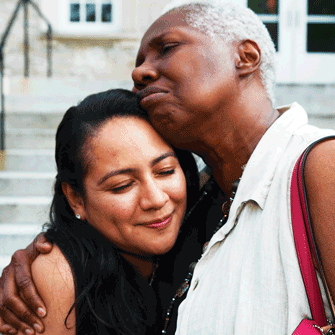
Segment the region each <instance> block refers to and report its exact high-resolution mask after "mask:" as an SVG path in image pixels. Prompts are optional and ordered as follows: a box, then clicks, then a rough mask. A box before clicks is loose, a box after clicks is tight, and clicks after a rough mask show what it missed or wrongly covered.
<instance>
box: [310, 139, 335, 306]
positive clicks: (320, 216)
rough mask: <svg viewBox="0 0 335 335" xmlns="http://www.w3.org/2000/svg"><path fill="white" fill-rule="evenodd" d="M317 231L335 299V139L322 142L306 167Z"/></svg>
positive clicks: (317, 240) (325, 271)
mask: <svg viewBox="0 0 335 335" xmlns="http://www.w3.org/2000/svg"><path fill="white" fill-rule="evenodd" d="M305 181H306V190H307V200H308V205H309V209H310V215H311V221H312V226H313V232H314V235H315V239H316V244H317V248H318V251H319V253H320V256H321V263H322V267H323V270H324V273H325V277H326V281H327V285H328V287H329V290H330V293H331V296H332V298H333V301H334V298H335V141H334V140H330V141H325V142H323V143H320V144H318V145H317V146H316V147H315V148H313V149H312V151H311V152H310V153H309V156H308V158H307V161H306V167H305Z"/></svg>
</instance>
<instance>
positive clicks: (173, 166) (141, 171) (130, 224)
mask: <svg viewBox="0 0 335 335" xmlns="http://www.w3.org/2000/svg"><path fill="white" fill-rule="evenodd" d="M88 150H90V151H91V152H90V154H91V157H92V160H91V162H92V163H91V164H90V166H89V172H88V174H87V176H86V178H85V180H84V185H85V195H84V196H83V197H82V196H78V195H77V194H76V193H75V192H73V190H72V189H71V187H70V186H69V185H68V184H66V183H64V184H63V185H62V187H63V190H64V194H65V195H66V197H67V199H68V201H69V204H70V206H71V207H72V209H73V211H74V213H76V214H80V215H81V218H82V220H86V221H88V222H90V224H91V225H92V226H94V227H95V228H96V229H97V230H99V231H100V232H101V234H102V235H104V236H105V237H106V238H107V239H108V240H110V241H111V242H113V243H114V244H115V245H116V246H117V247H119V248H120V249H123V250H125V251H128V252H131V253H135V254H139V255H143V256H153V255H160V254H164V253H166V252H167V251H169V250H170V249H171V248H172V247H173V245H174V243H175V241H176V239H177V236H178V232H179V229H180V226H181V223H182V220H183V217H184V214H185V210H186V180H185V176H184V173H183V171H182V169H181V167H180V165H179V162H178V159H177V158H176V156H175V154H174V151H173V149H172V147H171V146H170V145H169V144H168V143H167V142H166V141H165V140H163V138H162V137H160V136H159V134H158V133H157V132H156V131H155V130H154V128H153V127H152V126H151V125H150V124H149V123H148V122H147V121H145V120H142V119H139V118H135V117H127V118H113V119H112V120H110V121H107V123H106V124H105V125H104V126H103V127H102V128H101V129H100V131H99V133H98V135H97V136H96V137H95V138H93V139H92V141H91V142H90V143H89V146H88ZM87 224H88V223H87ZM124 257H125V258H126V259H127V261H128V262H129V263H130V264H132V265H133V266H134V268H135V269H136V270H137V271H138V272H139V273H140V274H141V275H142V276H143V277H144V278H148V277H149V276H150V274H151V273H152V269H153V263H152V262H151V261H150V260H142V259H138V258H136V257H135V256H132V255H124ZM32 275H33V281H34V283H35V285H36V289H37V291H38V292H39V293H40V295H41V298H42V299H43V301H44V304H45V307H46V309H47V310H48V314H47V316H46V317H45V319H44V326H45V329H46V331H45V334H75V328H73V327H72V329H70V330H67V329H66V328H64V320H65V317H66V315H67V313H68V311H69V309H70V307H71V305H72V303H73V301H74V298H75V295H74V284H73V277H72V273H71V269H70V267H69V265H68V263H67V261H66V260H65V258H64V256H63V255H62V254H61V253H60V251H59V249H58V248H57V247H54V248H53V249H52V252H51V253H50V254H48V255H43V256H39V257H37V259H36V261H35V262H34V263H33V266H32ZM69 321H70V325H71V326H73V324H74V317H72V318H71V319H70V320H69ZM0 322H1V323H2V324H3V323H4V322H3V320H2V319H1V320H0ZM1 323H0V325H1ZM26 329H29V327H28V326H26V325H23V326H21V328H20V333H24V331H26ZM8 330H9V329H8V328H7V329H6V328H4V332H7V331H8ZM31 331H32V329H31Z"/></svg>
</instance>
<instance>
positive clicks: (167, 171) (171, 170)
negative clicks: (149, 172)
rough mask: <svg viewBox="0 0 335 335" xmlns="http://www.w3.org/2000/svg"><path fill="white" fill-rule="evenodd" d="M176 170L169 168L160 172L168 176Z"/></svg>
mask: <svg viewBox="0 0 335 335" xmlns="http://www.w3.org/2000/svg"><path fill="white" fill-rule="evenodd" d="M175 172H176V170H175V169H169V170H163V171H160V172H159V173H158V174H160V175H162V176H166V175H171V174H174V173H175Z"/></svg>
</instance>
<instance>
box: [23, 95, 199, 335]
mask: <svg viewBox="0 0 335 335" xmlns="http://www.w3.org/2000/svg"><path fill="white" fill-rule="evenodd" d="M55 158H56V165H57V172H58V173H57V177H56V183H55V187H54V197H53V202H52V206H51V210H50V224H48V225H47V231H46V234H45V235H46V237H47V238H48V239H49V240H50V241H52V242H54V243H55V246H54V248H53V250H52V252H51V253H50V254H48V255H41V256H39V257H38V258H37V259H36V261H35V262H34V263H33V266H32V275H33V279H34V282H35V284H36V287H37V289H38V291H39V293H40V294H41V296H42V298H43V300H44V302H45V304H46V306H47V309H48V315H47V316H46V318H45V319H44V324H45V334H53V335H55V334H155V333H158V332H161V331H162V329H163V327H164V321H165V315H166V310H167V309H168V305H169V303H170V301H171V298H172V297H173V296H174V293H175V291H176V285H177V284H179V285H180V283H181V282H182V278H185V276H186V274H187V271H188V269H187V267H185V266H183V267H182V268H183V270H182V271H179V275H176V276H171V275H172V273H173V272H174V271H175V267H178V266H179V267H180V265H178V263H176V262H174V260H175V258H176V255H177V254H178V253H179V252H180V250H181V248H182V244H183V243H184V242H185V240H187V238H186V237H185V234H183V231H182V229H181V226H182V221H183V218H184V214H185V212H186V208H188V209H190V208H191V207H192V205H194V203H195V202H196V200H197V199H198V197H199V180H198V175H197V167H196V164H195V161H194V159H193V157H192V155H191V154H190V153H188V152H184V151H180V150H174V149H173V148H172V147H171V145H169V144H168V143H167V142H166V141H165V140H163V139H162V138H161V137H160V135H159V134H158V133H157V132H156V131H155V130H154V129H153V128H152V126H151V125H150V123H149V121H148V117H147V114H146V112H145V111H144V110H143V109H142V108H141V107H140V105H139V102H138V98H137V96H136V95H135V94H134V93H132V92H128V91H125V90H110V91H106V92H102V93H98V94H94V95H91V96H89V97H87V98H86V99H84V100H83V101H82V102H81V103H80V104H79V105H78V106H76V107H71V108H70V109H68V110H67V112H66V113H65V115H64V117H63V120H62V121H61V123H60V125H59V127H58V130H57V134H56V155H55ZM186 189H187V191H188V194H189V196H188V198H187V200H186ZM189 216H190V214H189ZM189 221H192V220H189ZM192 225H193V226H194V227H195V224H194V222H193V223H192ZM187 226H189V224H188V223H185V227H186V228H187V236H189V240H190V243H191V244H192V243H195V244H196V245H198V246H199V245H200V244H199V243H198V240H199V236H200V234H199V231H196V232H195V233H194V232H192V230H191V231H190V229H189V227H187ZM183 228H184V227H183ZM200 233H201V232H200ZM179 234H180V235H181V236H182V241H181V242H179V245H178V243H177V244H176V240H177V237H178V235H179ZM201 235H203V234H201ZM179 240H180V239H179ZM190 243H189V246H191V244H190ZM175 244H176V245H175ZM174 245H175V248H173V247H174ZM171 249H172V250H171ZM198 249H199V248H198ZM194 251H195V253H194ZM199 251H200V250H197V249H195V250H194V249H193V250H192V255H191V257H192V258H193V259H187V262H188V264H189V263H190V261H191V260H196V259H197V258H198V257H199V255H200V252H199ZM187 257H188V256H187ZM179 262H180V260H179ZM158 264H160V267H158ZM183 271H184V273H183ZM185 271H186V272H185ZM155 272H156V273H157V274H155ZM155 275H157V276H160V278H161V279H160V280H158V278H155ZM180 276H181V277H180ZM174 277H176V279H177V281H176V280H175V278H174ZM25 333H27V332H25Z"/></svg>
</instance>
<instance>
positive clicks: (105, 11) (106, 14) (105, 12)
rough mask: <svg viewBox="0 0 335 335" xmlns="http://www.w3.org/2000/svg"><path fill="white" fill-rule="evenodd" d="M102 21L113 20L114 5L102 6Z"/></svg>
mask: <svg viewBox="0 0 335 335" xmlns="http://www.w3.org/2000/svg"><path fill="white" fill-rule="evenodd" d="M101 21H102V22H112V5H111V4H103V5H102V7H101Z"/></svg>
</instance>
